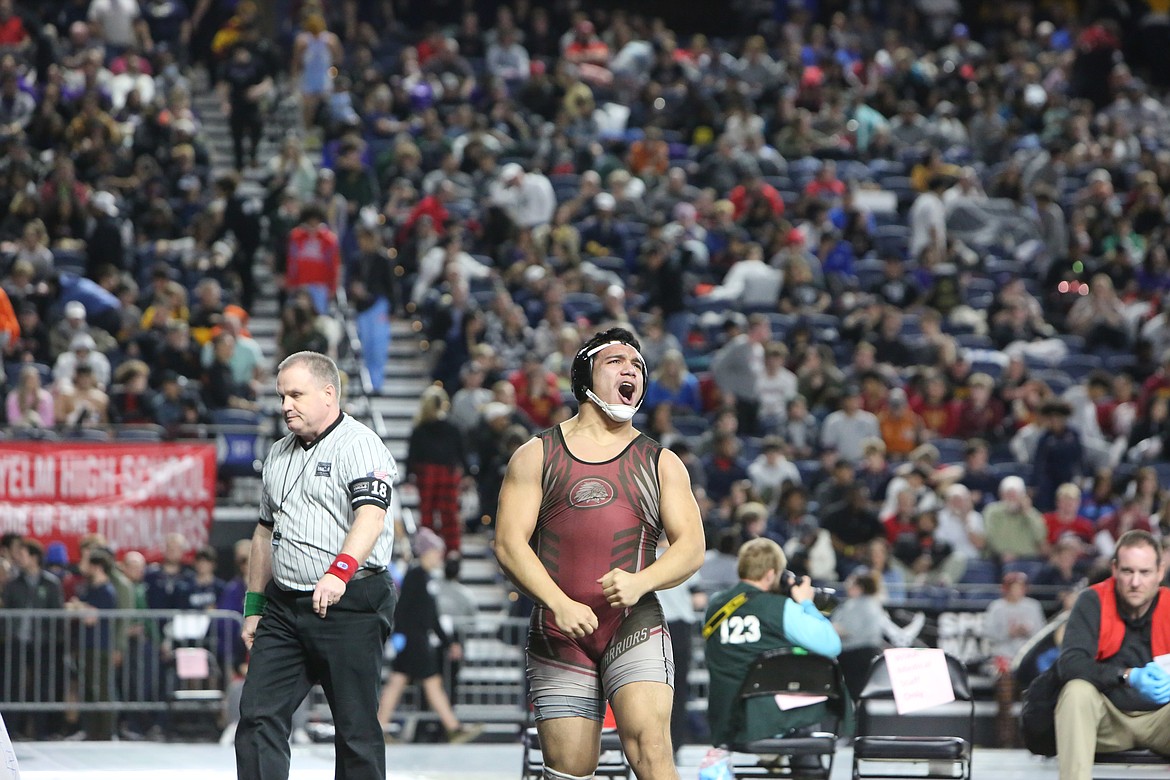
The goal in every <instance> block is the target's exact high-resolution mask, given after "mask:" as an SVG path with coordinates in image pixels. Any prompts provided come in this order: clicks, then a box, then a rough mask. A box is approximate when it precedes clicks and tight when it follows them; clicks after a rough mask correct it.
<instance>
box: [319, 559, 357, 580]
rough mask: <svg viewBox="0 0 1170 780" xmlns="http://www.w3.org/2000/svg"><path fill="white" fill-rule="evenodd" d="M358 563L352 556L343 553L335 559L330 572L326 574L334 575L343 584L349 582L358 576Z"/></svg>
mask: <svg viewBox="0 0 1170 780" xmlns="http://www.w3.org/2000/svg"><path fill="white" fill-rule="evenodd" d="M357 570H358V562H357V559H356V558H354V557H353V556H352V555H346V554H345V553H341V554H340V555H338V556H337V557H336V558H334V559H333V563H332V564H330V566H329V571H327V572H325V573H326V574H332V575H333V576H334V577H336V578H337V579H339V580H341V581H342V582H349V581H350V579H352V578H353V575H355V574H357Z"/></svg>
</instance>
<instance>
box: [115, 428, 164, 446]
mask: <svg viewBox="0 0 1170 780" xmlns="http://www.w3.org/2000/svg"><path fill="white" fill-rule="evenodd" d="M164 434H165V431H164V430H163V428H162V426H159V425H131V426H124V427H123V426H119V427H117V428H115V429H114V436H115V438H117V439H118V441H137V442H159V441H162V440H163V439H164V438H165V436H164Z"/></svg>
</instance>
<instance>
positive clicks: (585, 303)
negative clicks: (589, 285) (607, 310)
mask: <svg viewBox="0 0 1170 780" xmlns="http://www.w3.org/2000/svg"><path fill="white" fill-rule="evenodd" d="M603 308H604V306H603V305H602V302H601V298H599V297H597V296H596V295H594V294H593V293H590V292H572V293H565V318H566V319H568V320H569V321H570V322H572V321H575V320H577V319H579V318H581V317H586V318H590V319H591V318H593V317H596V316H597V315H599V314H600V313H601V311H602V309H603Z"/></svg>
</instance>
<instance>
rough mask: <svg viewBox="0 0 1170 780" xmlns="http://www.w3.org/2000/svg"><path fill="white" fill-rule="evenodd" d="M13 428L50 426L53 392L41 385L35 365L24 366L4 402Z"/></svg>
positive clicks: (51, 425) (51, 424)
mask: <svg viewBox="0 0 1170 780" xmlns="http://www.w3.org/2000/svg"><path fill="white" fill-rule="evenodd" d="M5 406H6V408H7V412H8V424H9V425H10V426H12V427H13V428H52V427H53V422H54V420H53V394H52V393H50V392H49V391H48V390H46V389H45V388H44V387H42V386H41V374H40V371H38V370H37V367H36V366H25V367H24V368H22V369H20V375H19V378H18V379H17V382H16V387H14V388H13V389H12V390H11V391H10V392H9V393H8V398H7V399H6V404H5Z"/></svg>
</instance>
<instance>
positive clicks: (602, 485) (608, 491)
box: [569, 477, 615, 509]
mask: <svg viewBox="0 0 1170 780" xmlns="http://www.w3.org/2000/svg"><path fill="white" fill-rule="evenodd" d="M614 493H615V491H614V489H613V485H611V484H610V483H609V482H608V481H607V480H604V479H601V478H599V477H586V478H585V479H583V480H581V481H580V482H578V483H577V484H575V485H573V487H572V488H571V489H570V490H569V503H570V504H572V505H573V506H575V507H577V508H578V509H593V508H594V507H599V506H605V505H606V504H608V503H609V502H611V501H613V497H614Z"/></svg>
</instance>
